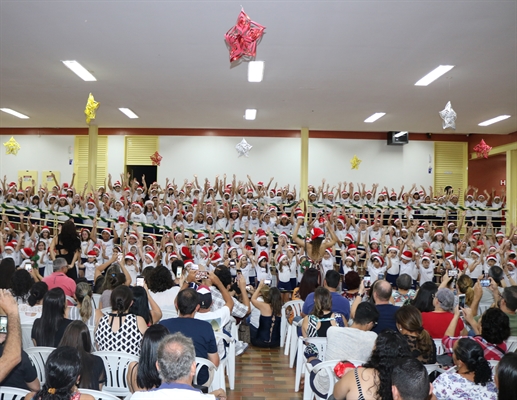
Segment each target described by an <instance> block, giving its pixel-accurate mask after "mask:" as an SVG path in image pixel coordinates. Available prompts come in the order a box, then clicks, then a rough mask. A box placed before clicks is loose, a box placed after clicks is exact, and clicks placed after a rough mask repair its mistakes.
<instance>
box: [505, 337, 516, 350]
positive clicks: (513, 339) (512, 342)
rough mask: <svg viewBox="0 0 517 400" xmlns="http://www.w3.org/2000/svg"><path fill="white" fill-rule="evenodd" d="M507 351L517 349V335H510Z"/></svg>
mask: <svg viewBox="0 0 517 400" xmlns="http://www.w3.org/2000/svg"><path fill="white" fill-rule="evenodd" d="M506 347H507V350H506V352H507V353H510V352H514V351H516V350H517V336H510V337H509V338H508V340H507V341H506Z"/></svg>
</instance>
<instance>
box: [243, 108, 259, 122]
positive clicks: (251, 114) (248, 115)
mask: <svg viewBox="0 0 517 400" xmlns="http://www.w3.org/2000/svg"><path fill="white" fill-rule="evenodd" d="M255 118H257V110H255V109H254V108H247V109H246V111H245V112H244V119H246V120H248V121H253V120H254V119H255Z"/></svg>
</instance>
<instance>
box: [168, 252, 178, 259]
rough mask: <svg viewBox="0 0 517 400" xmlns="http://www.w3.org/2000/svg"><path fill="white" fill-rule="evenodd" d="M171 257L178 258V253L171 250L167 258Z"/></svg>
mask: <svg viewBox="0 0 517 400" xmlns="http://www.w3.org/2000/svg"><path fill="white" fill-rule="evenodd" d="M173 258H178V255H177V254H176V252H174V251H171V252H170V253H169V260H172V259H173Z"/></svg>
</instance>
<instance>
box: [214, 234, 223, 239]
mask: <svg viewBox="0 0 517 400" xmlns="http://www.w3.org/2000/svg"><path fill="white" fill-rule="evenodd" d="M223 239H224V236H223V235H221V234H220V233H216V234H215V236H214V241H217V240H223Z"/></svg>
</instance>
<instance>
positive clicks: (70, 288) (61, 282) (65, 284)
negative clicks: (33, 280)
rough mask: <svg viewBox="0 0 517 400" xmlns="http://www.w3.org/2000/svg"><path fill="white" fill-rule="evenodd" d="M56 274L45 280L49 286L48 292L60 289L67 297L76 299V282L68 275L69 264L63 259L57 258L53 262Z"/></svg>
mask: <svg viewBox="0 0 517 400" xmlns="http://www.w3.org/2000/svg"><path fill="white" fill-rule="evenodd" d="M53 267H54V272H53V273H52V274H50V275H49V276H47V277H45V278H43V282H45V283H46V284H47V286H48V290H50V289H54V288H56V287H60V288H61V289H63V291H64V292H65V295H67V296H70V297H74V295H75V281H74V280H73V279H72V278H69V277H68V276H67V275H66V272H67V271H68V264H67V263H66V260H65V259H64V258H62V257H59V258H56V259H55V260H54V262H53Z"/></svg>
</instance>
